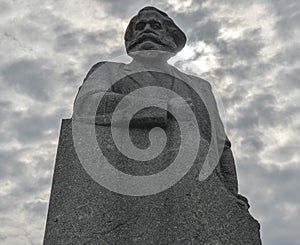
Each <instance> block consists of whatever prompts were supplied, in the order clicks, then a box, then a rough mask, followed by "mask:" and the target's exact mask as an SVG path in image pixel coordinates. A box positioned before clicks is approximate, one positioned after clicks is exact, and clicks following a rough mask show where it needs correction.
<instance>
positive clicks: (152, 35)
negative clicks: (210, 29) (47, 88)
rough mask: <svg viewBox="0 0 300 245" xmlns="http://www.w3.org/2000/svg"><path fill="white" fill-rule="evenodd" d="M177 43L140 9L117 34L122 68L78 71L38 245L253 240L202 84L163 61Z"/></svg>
mask: <svg viewBox="0 0 300 245" xmlns="http://www.w3.org/2000/svg"><path fill="white" fill-rule="evenodd" d="M185 43H186V36H185V34H184V33H183V31H182V30H180V28H179V27H178V26H177V25H176V24H175V23H174V22H173V20H172V19H171V18H170V17H169V16H168V15H167V14H166V13H164V12H162V11H161V10H159V9H157V8H154V7H145V8H143V9H141V10H140V11H139V12H138V14H137V15H136V16H135V17H133V18H132V19H131V21H130V23H129V25H128V27H127V30H126V33H125V46H126V51H127V54H128V55H129V56H130V57H131V58H132V61H131V63H129V64H125V63H120V62H107V61H104V62H99V63H97V64H95V65H94V66H93V67H92V68H91V69H90V71H89V72H88V73H87V75H86V77H85V79H84V82H83V84H82V86H81V87H80V88H79V91H78V94H77V96H76V99H75V102H74V110H73V115H72V119H71V120H70V119H65V120H63V123H62V129H61V134H60V141H59V142H60V143H59V148H58V153H57V160H56V167H55V172H54V177H53V186H52V192H51V198H50V205H49V212H48V220H47V225H46V232H45V240H44V245H47V244H101V245H102V244H103V245H106V244H130V245H131V244H178V245H179V244H180V245H181V244H261V241H260V235H259V229H260V226H259V224H258V222H257V221H256V220H255V219H254V218H253V217H252V216H251V215H250V213H249V211H248V209H249V204H248V200H247V198H246V197H243V196H242V195H240V194H238V181H237V175H236V169H235V162H234V158H233V154H232V151H231V143H230V141H229V139H228V137H227V136H226V133H225V130H224V126H223V123H222V121H221V118H220V115H219V111H218V108H217V104H216V101H215V98H214V95H213V93H212V88H211V85H210V84H209V83H208V82H207V81H205V80H203V79H201V78H199V77H196V76H192V75H188V74H185V73H183V72H181V71H179V70H178V69H176V68H175V67H173V66H171V65H169V64H168V63H167V61H168V60H169V59H170V58H171V57H172V56H175V55H176V54H177V53H178V52H179V51H180V50H182V49H183V47H184V46H185ZM162 131H164V133H162ZM164 136H166V137H164ZM90 138H91V140H90ZM99 151H100V152H101V154H100V153H99V154H98V153H97V154H96V153H95V152H99ZM124 152H125V153H124ZM126 154H128V155H126ZM107 162H108V163H109V164H107Z"/></svg>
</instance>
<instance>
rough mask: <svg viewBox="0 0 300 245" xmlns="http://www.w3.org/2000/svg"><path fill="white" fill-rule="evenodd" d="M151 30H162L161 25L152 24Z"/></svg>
mask: <svg viewBox="0 0 300 245" xmlns="http://www.w3.org/2000/svg"><path fill="white" fill-rule="evenodd" d="M152 28H153V29H154V30H159V29H162V27H161V24H160V23H158V22H154V23H153V24H152Z"/></svg>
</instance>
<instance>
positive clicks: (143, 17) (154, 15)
mask: <svg viewBox="0 0 300 245" xmlns="http://www.w3.org/2000/svg"><path fill="white" fill-rule="evenodd" d="M164 19H165V17H164V16H162V15H161V14H160V13H158V12H156V11H154V10H144V11H142V12H141V13H140V14H139V15H138V16H137V17H136V21H149V20H156V21H163V20H164Z"/></svg>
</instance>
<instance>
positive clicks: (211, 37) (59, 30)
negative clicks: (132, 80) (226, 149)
mask: <svg viewBox="0 0 300 245" xmlns="http://www.w3.org/2000/svg"><path fill="white" fill-rule="evenodd" d="M147 5H153V6H156V7H158V8H160V9H162V10H163V11H165V12H167V13H168V14H169V15H170V16H171V17H172V18H173V19H174V20H175V22H176V23H177V24H178V25H179V26H180V27H181V28H182V30H183V31H184V32H185V33H186V35H187V38H188V41H187V45H186V47H185V48H184V50H183V51H182V52H181V53H180V55H181V56H182V57H184V58H185V59H187V60H188V61H193V62H194V64H196V65H197V67H198V68H199V76H201V77H202V78H204V79H206V80H208V81H210V82H211V83H212V84H214V86H215V88H216V91H217V92H218V94H219V95H220V97H221V100H222V102H223V105H224V108H225V117H224V123H225V125H226V129H227V134H228V136H229V138H230V140H231V142H232V150H233V153H234V156H235V160H236V166H237V171H238V179H239V191H240V193H242V194H243V195H245V196H247V197H248V199H249V202H250V205H251V208H250V212H251V214H252V215H253V216H254V217H255V218H256V219H258V220H259V222H260V224H261V236H262V241H263V244H266V245H268V244H270V245H283V244H284V245H295V244H300V233H299V230H300V195H299V187H300V185H299V184H300V171H299V170H300V165H299V163H300V151H299V146H300V139H299V137H298V136H299V132H300V115H299V112H300V110H299V109H300V99H299V98H300V91H299V88H300V83H299V75H300V61H299V60H300V52H299V50H300V49H299V48H300V43H299V40H300V30H299V25H300V1H297V0H253V1H238V0H226V1H225V0H163V1H155V0H154V1H144V0H139V1H138V0H122V1H121V0H85V1H79V0H72V1H60V0H45V1H38V0H27V1H21V0H10V1H8V0H2V1H1V2H0V45H1V49H0V117H1V121H0V125H1V127H0V131H1V134H0V135H1V137H0V244H1V245H2V244H3V245H4V244H5V245H20V244H22V245H38V244H41V243H42V240H43V235H44V229H45V223H46V215H47V208H48V202H49V195H50V190H51V181H52V175H53V171H54V163H55V155H56V150H57V144H58V137H59V130H60V123H61V120H62V118H69V117H70V116H71V113H72V104H73V101H74V98H75V95H76V93H77V91H78V87H79V86H80V85H81V83H82V80H83V78H84V77H85V75H86V73H87V71H88V70H89V69H90V67H91V66H92V65H93V64H95V63H96V62H99V61H104V60H112V59H114V58H116V57H118V56H120V55H124V54H125V49H124V40H123V36H124V32H125V29H126V26H127V24H128V22H129V20H130V18H131V17H132V16H134V15H135V14H136V13H137V11H138V10H139V9H140V8H142V7H144V6H147Z"/></svg>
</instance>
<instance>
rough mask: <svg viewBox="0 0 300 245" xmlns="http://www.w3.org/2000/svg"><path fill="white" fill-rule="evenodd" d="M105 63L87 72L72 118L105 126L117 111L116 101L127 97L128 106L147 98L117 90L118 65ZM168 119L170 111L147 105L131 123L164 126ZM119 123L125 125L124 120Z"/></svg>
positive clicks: (100, 63)
mask: <svg viewBox="0 0 300 245" xmlns="http://www.w3.org/2000/svg"><path fill="white" fill-rule="evenodd" d="M105 64H106V62H99V63H97V64H95V65H94V66H93V67H92V68H91V69H90V71H89V72H88V73H87V75H86V77H85V79H84V81H83V84H82V86H81V87H80V88H79V91H78V94H77V96H76V99H75V102H74V109H73V116H72V118H73V119H76V120H80V121H83V122H89V123H94V122H95V123H96V124H98V125H103V126H105V125H110V124H111V118H112V114H113V113H114V112H115V108H116V106H117V104H118V103H119V102H120V101H121V100H122V99H123V98H124V97H125V96H126V103H127V104H128V108H130V105H132V104H137V103H139V101H141V100H145V98H138V97H133V96H130V95H124V94H121V93H119V92H118V91H116V90H115V89H114V86H112V82H111V81H112V80H113V79H112V77H113V75H114V74H113V73H114V72H118V70H116V69H117V68H118V65H117V64H116V63H113V64H112V63H108V64H107V65H105ZM104 65H105V66H104ZM101 98H102V99H101ZM100 101H101V102H100ZM166 106H167V105H166ZM123 115H124V117H123V119H124V121H126V120H127V118H126V115H127V113H126V110H124V112H123ZM121 118H122V117H121ZM166 119H167V114H166V112H164V111H163V110H157V108H156V109H155V108H150V109H149V108H148V109H146V111H143V112H141V113H138V114H137V115H136V116H135V117H134V119H132V120H131V123H132V125H135V126H137V127H143V126H145V125H146V126H147V125H152V126H165V124H166ZM117 123H119V125H122V123H123V122H122V119H120V121H118V122H117Z"/></svg>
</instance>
